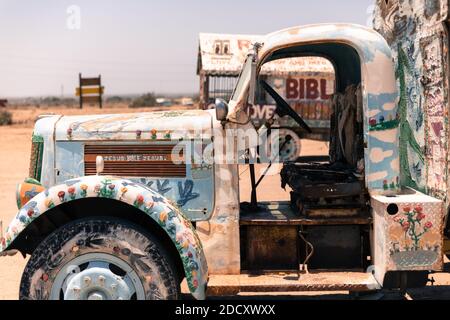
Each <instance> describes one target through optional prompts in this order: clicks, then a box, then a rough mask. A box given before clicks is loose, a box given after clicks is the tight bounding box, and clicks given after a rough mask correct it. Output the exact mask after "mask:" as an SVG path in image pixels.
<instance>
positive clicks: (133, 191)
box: [0, 176, 208, 299]
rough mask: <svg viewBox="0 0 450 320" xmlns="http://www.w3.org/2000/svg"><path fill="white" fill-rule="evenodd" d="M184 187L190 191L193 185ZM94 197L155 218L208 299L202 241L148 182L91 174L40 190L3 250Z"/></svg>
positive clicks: (191, 281)
mask: <svg viewBox="0 0 450 320" xmlns="http://www.w3.org/2000/svg"><path fill="white" fill-rule="evenodd" d="M165 187H167V185H164V183H163V184H162V185H161V188H165ZM181 187H182V188H183V190H188V191H189V190H190V189H189V186H186V185H185V186H183V185H181ZM185 192H186V191H185ZM188 193H189V192H188ZM190 196H191V197H192V194H190ZM92 197H100V198H107V199H115V200H118V201H122V202H125V203H127V204H129V205H132V206H134V207H135V208H137V209H139V210H140V211H142V212H143V213H144V214H147V215H148V216H149V217H151V218H152V219H153V220H155V221H156V222H157V223H158V224H159V225H160V226H161V228H162V229H164V230H165V231H166V232H167V234H168V235H169V237H170V238H171V239H172V241H173V242H174V244H175V246H176V248H177V249H178V252H179V253H180V257H181V260H182V262H183V265H184V269H185V273H186V279H187V283H188V286H189V289H190V291H191V293H192V294H193V295H194V296H195V297H196V298H197V299H204V297H205V285H206V281H207V276H208V268H207V264H206V258H205V256H204V253H203V247H202V243H201V241H200V240H199V238H198V236H197V234H196V232H195V230H194V228H193V226H192V224H191V222H190V221H189V219H188V218H187V217H186V216H185V215H184V214H183V213H182V212H180V211H179V210H178V209H177V207H176V206H175V205H174V204H172V203H171V202H170V201H169V200H167V199H166V198H165V197H163V196H161V194H158V193H156V192H155V191H153V190H152V189H151V188H149V187H148V186H147V185H144V184H140V183H135V182H132V181H130V180H126V179H120V178H115V177H107V176H89V177H83V178H79V179H73V180H68V181H66V182H65V183H63V184H60V185H56V186H54V187H51V188H49V189H46V190H45V191H43V192H41V193H39V194H38V195H36V196H35V197H33V198H32V199H31V200H30V201H28V202H27V203H26V204H25V205H24V206H23V207H22V208H21V209H20V210H19V212H18V214H17V215H16V217H15V218H14V220H13V221H12V222H11V223H10V225H9V226H8V228H7V229H6V233H5V236H4V237H3V238H2V239H0V253H1V252H2V251H4V250H8V247H9V246H10V244H11V243H12V242H13V241H14V239H16V237H17V236H18V235H19V234H20V233H21V232H22V231H23V230H24V229H25V228H26V227H27V226H28V225H29V224H30V223H32V222H33V221H34V220H35V219H36V218H38V217H39V216H40V215H42V214H44V213H45V212H46V211H48V210H50V209H52V208H54V207H56V206H58V205H60V204H62V203H66V202H70V201H74V200H78V199H83V198H92Z"/></svg>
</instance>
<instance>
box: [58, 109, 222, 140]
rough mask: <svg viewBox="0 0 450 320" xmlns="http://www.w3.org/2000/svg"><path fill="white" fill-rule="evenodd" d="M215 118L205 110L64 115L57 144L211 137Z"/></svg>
mask: <svg viewBox="0 0 450 320" xmlns="http://www.w3.org/2000/svg"><path fill="white" fill-rule="evenodd" d="M212 119H213V118H212V116H211V113H210V112H209V111H206V110H184V111H157V112H145V113H126V114H103V115H90V116H62V117H60V118H59V119H58V120H57V122H56V124H55V139H56V141H68V140H78V141H80V140H136V139H181V138H184V139H189V138H193V137H200V136H202V137H203V138H208V135H210V132H211V128H212Z"/></svg>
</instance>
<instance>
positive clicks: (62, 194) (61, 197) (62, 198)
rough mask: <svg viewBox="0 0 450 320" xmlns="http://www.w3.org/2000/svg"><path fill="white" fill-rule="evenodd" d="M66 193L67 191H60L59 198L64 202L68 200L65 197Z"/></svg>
mask: <svg viewBox="0 0 450 320" xmlns="http://www.w3.org/2000/svg"><path fill="white" fill-rule="evenodd" d="M65 195H66V193H65V192H64V191H60V192H58V198H59V200H61V202H64V201H65V200H66V199H65V198H64V196H65Z"/></svg>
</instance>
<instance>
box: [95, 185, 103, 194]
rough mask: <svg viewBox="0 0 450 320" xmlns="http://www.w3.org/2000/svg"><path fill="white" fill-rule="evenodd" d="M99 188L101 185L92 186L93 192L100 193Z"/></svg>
mask: <svg viewBox="0 0 450 320" xmlns="http://www.w3.org/2000/svg"><path fill="white" fill-rule="evenodd" d="M101 188H102V186H101V185H99V184H96V185H95V187H94V192H95V193H100V189H101Z"/></svg>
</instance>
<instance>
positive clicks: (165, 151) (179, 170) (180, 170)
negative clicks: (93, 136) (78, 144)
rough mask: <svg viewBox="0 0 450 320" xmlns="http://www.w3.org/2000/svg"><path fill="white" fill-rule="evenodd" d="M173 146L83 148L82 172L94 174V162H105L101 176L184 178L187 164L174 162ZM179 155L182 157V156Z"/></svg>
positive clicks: (86, 146)
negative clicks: (96, 160)
mask: <svg viewBox="0 0 450 320" xmlns="http://www.w3.org/2000/svg"><path fill="white" fill-rule="evenodd" d="M173 148H174V145H167V144H166V145H161V144H153V145H151V144H147V145H123V144H121V145H89V144H87V145H85V146H84V173H85V175H94V174H96V168H95V159H96V157H97V156H102V157H103V159H104V161H105V168H104V170H103V174H105V175H116V176H124V177H185V176H186V164H185V163H181V164H176V163H174V161H173V159H172V156H171V153H172V150H173ZM181 156H182V154H181Z"/></svg>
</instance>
